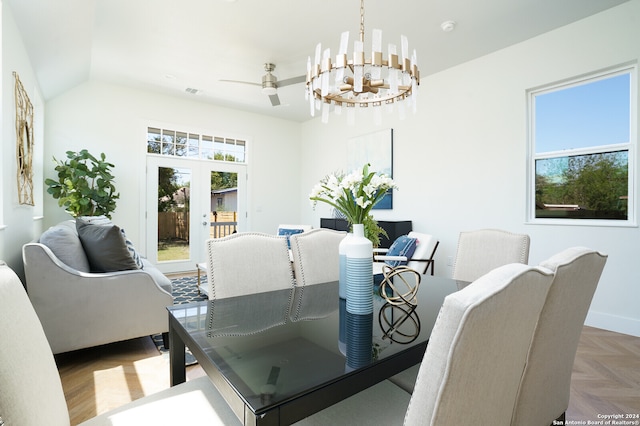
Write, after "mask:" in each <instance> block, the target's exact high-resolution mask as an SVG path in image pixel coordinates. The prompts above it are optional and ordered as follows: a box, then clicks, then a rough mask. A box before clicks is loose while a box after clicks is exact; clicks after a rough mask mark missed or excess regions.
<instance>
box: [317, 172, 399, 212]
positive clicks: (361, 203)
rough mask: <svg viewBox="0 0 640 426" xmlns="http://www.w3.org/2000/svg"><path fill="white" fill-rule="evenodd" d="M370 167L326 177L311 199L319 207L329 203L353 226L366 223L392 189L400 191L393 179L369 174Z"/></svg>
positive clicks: (318, 185) (373, 173)
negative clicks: (377, 205)
mask: <svg viewBox="0 0 640 426" xmlns="http://www.w3.org/2000/svg"><path fill="white" fill-rule="evenodd" d="M369 166H370V164H365V165H364V167H363V168H362V170H354V171H353V172H351V173H349V174H348V175H344V174H341V173H338V174H331V175H328V176H325V177H324V178H323V179H322V180H321V181H320V182H319V183H318V184H316V185H315V186H314V187H313V189H312V190H311V193H310V194H309V200H311V205H312V206H313V207H314V208H315V206H316V204H317V202H318V201H321V202H323V203H327V204H329V205H331V206H333V208H335V209H336V210H338V211H339V212H341V213H342V214H344V215H345V217H346V218H347V220H348V221H349V222H350V223H351V224H354V223H364V221H365V220H366V218H367V217H368V216H369V212H370V211H371V209H372V208H373V206H375V205H376V204H377V203H378V202H379V201H380V200H382V198H383V197H384V195H385V194H386V193H387V191H389V190H390V189H394V188H397V185H396V183H395V182H394V181H393V179H391V178H390V177H388V176H386V175H383V174H377V173H375V172H370V171H369Z"/></svg>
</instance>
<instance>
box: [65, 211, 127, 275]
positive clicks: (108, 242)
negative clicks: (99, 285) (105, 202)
mask: <svg viewBox="0 0 640 426" xmlns="http://www.w3.org/2000/svg"><path fill="white" fill-rule="evenodd" d="M99 223H100V222H99ZM76 229H77V230H78V237H80V241H81V242H82V247H84V251H85V253H86V255H87V258H88V259H89V264H90V265H91V271H92V272H114V271H126V270H131V269H138V266H137V265H136V262H135V261H134V260H133V258H132V257H131V255H130V253H129V250H128V249H127V244H126V238H125V237H124V235H123V233H122V231H121V230H120V228H119V227H118V226H117V225H114V224H112V223H111V224H104V223H103V224H93V223H91V221H86V220H84V219H83V218H77V219H76Z"/></svg>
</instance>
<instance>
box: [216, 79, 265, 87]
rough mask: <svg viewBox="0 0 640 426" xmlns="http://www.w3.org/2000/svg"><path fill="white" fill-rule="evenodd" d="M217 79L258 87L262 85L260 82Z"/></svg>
mask: <svg viewBox="0 0 640 426" xmlns="http://www.w3.org/2000/svg"><path fill="white" fill-rule="evenodd" d="M218 81H222V82H224V83H238V84H250V85H252V86H260V87H262V84H260V83H252V82H250V81H239V80H218Z"/></svg>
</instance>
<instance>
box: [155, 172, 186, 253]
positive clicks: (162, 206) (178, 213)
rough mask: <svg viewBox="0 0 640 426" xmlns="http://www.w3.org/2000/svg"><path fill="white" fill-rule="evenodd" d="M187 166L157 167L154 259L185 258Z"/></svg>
mask: <svg viewBox="0 0 640 426" xmlns="http://www.w3.org/2000/svg"><path fill="white" fill-rule="evenodd" d="M190 189H191V170H190V169H184V168H182V169H179V168H171V167H159V168H158V261H159V262H164V261H170V260H184V259H189V210H190V209H189V206H190V202H189V201H190V195H191V194H190V192H191V191H190Z"/></svg>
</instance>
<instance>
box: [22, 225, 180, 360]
mask: <svg viewBox="0 0 640 426" xmlns="http://www.w3.org/2000/svg"><path fill="white" fill-rule="evenodd" d="M54 228H55V229H52V231H55V232H57V234H56V235H57V236H58V237H59V236H60V235H63V236H64V239H63V243H62V244H61V246H54V245H53V244H51V243H50V244H51V247H53V248H54V249H55V250H56V251H58V253H59V254H60V256H61V257H63V258H64V259H65V261H66V262H68V263H72V264H73V265H74V266H70V265H69V264H67V263H65V262H63V261H62V260H60V258H59V257H58V256H57V255H56V254H55V253H54V251H53V250H52V248H50V247H49V246H47V245H45V244H43V243H41V242H38V243H29V244H25V245H24V246H23V248H22V256H23V260H24V269H25V277H26V288H27V293H28V295H29V299H31V303H32V304H33V307H34V309H35V311H36V313H37V314H38V317H39V318H40V322H41V323H42V327H43V329H44V332H45V334H46V336H47V340H48V341H49V344H50V345H51V349H52V351H53V353H54V354H57V353H62V352H68V351H73V350H76V349H82V348H87V347H92V346H98V345H102V344H106V343H111V342H117V341H121V340H127V339H131V338H134V337H140V336H148V335H152V334H157V333H166V332H168V331H169V325H168V321H167V311H166V307H167V306H170V305H172V304H173V296H172V295H171V281H170V280H169V279H168V278H167V277H165V276H164V275H163V274H162V273H160V271H158V270H157V269H156V268H155V267H153V265H151V264H150V263H148V262H147V261H146V260H144V267H143V269H135V270H126V271H118V272H103V273H92V272H89V271H88V268H87V269H85V268H82V267H81V266H79V265H81V264H85V265H88V261H87V259H86V255H85V253H84V251H83V250H82V244H81V243H80V241H79V239H78V236H77V233H76V230H75V224H74V222H73V221H67V222H63V223H61V224H59V225H57V226H56V227H54ZM43 236H44V234H43ZM58 242H61V239H60V238H58ZM61 247H62V251H61ZM76 268H81V269H76ZM82 269H84V270H82Z"/></svg>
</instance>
